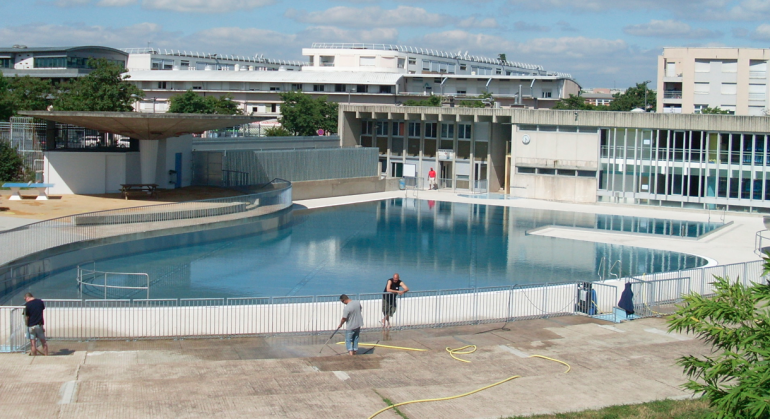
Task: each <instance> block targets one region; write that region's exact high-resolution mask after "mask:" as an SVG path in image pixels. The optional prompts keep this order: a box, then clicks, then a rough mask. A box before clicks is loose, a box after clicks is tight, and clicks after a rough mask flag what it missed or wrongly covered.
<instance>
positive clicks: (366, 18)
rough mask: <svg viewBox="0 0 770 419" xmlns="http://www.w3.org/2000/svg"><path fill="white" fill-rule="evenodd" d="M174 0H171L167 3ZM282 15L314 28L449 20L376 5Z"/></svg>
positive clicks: (292, 11)
mask: <svg viewBox="0 0 770 419" xmlns="http://www.w3.org/2000/svg"><path fill="white" fill-rule="evenodd" d="M168 1H173V0H168ZM284 16H286V17H288V18H289V19H293V20H296V21H298V22H303V23H311V24H316V25H335V26H342V27H362V28H375V27H396V26H417V27H427V26H434V27H435V26H444V25H445V24H446V23H447V22H448V21H450V18H448V17H446V16H442V15H440V14H436V13H428V12H427V11H426V10H425V9H421V8H419V7H410V6H398V7H397V8H396V9H391V10H386V9H382V8H381V7H379V6H375V7H365V8H361V9H358V8H354V7H344V6H338V7H332V8H331V9H327V10H324V11H320V12H306V11H304V10H296V9H288V10H287V11H286V13H285V14H284Z"/></svg>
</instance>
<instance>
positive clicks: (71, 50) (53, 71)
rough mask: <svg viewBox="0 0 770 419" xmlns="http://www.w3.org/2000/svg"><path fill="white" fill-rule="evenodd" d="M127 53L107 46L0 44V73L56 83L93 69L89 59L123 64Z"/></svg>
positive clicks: (85, 73)
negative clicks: (33, 46) (32, 46)
mask: <svg viewBox="0 0 770 419" xmlns="http://www.w3.org/2000/svg"><path fill="white" fill-rule="evenodd" d="M128 57H129V55H128V53H126V52H123V51H121V50H117V49H114V48H109V47H98V46H80V47H50V48H49V47H45V48H27V47H26V46H24V45H14V46H13V47H11V48H0V70H2V73H3V77H24V76H30V77H38V78H42V79H48V80H51V81H53V82H54V83H58V82H61V81H66V80H70V79H73V78H76V77H82V76H85V75H87V74H88V73H90V72H91V71H92V70H93V69H92V68H91V67H89V66H88V60H90V59H93V58H104V59H106V60H108V61H112V62H114V63H116V64H118V65H119V66H120V67H125V66H126V61H128Z"/></svg>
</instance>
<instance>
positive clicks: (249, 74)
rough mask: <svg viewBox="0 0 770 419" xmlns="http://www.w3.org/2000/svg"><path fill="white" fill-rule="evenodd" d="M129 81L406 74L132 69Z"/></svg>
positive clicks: (357, 79) (392, 79)
mask: <svg viewBox="0 0 770 419" xmlns="http://www.w3.org/2000/svg"><path fill="white" fill-rule="evenodd" d="M127 74H128V75H129V76H130V77H131V78H130V79H129V81H182V82H184V81H187V82H195V81H209V82H267V83H330V84H335V83H339V84H385V85H393V84H396V83H398V81H399V80H400V79H401V77H402V76H403V74H395V73H375V72H363V71H335V72H324V71H222V70H211V71H206V70H194V71H193V70H176V71H174V70H167V71H160V70H140V71H129V72H128V73H127Z"/></svg>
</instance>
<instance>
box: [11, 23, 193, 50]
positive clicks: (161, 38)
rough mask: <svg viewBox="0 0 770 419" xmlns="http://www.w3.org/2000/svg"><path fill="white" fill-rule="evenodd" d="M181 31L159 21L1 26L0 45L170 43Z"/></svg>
mask: <svg viewBox="0 0 770 419" xmlns="http://www.w3.org/2000/svg"><path fill="white" fill-rule="evenodd" d="M178 35H179V34H178V33H174V32H166V31H164V30H163V27H162V26H161V25H158V24H156V23H138V24H136V25H131V26H125V27H109V26H97V25H94V26H89V25H86V24H82V23H80V24H69V25H48V24H27V25H21V26H10V27H9V26H6V27H4V28H0V45H12V44H24V45H27V46H30V47H32V46H46V47H48V46H54V47H56V46H72V45H105V46H111V47H115V48H124V47H133V46H142V45H146V44H147V41H148V40H149V41H152V42H153V46H162V45H167V46H170V45H169V44H171V43H172V42H165V41H171V40H174V39H177V38H178Z"/></svg>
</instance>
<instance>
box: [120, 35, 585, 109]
mask: <svg viewBox="0 0 770 419" xmlns="http://www.w3.org/2000/svg"><path fill="white" fill-rule="evenodd" d="M126 51H127V52H129V53H130V58H129V63H128V69H129V70H130V71H129V75H130V76H131V78H130V82H132V83H135V84H136V85H137V86H138V87H139V88H141V89H142V90H144V91H145V93H146V97H145V99H144V101H142V102H141V103H138V104H137V109H138V110H139V111H142V112H165V111H166V110H167V109H168V99H169V98H170V97H171V96H174V95H177V94H180V93H181V92H183V91H186V90H189V89H193V90H195V91H198V92H199V93H200V94H201V95H209V94H210V95H216V96H221V95H225V94H229V95H231V96H232V97H233V100H235V101H237V102H238V103H239V104H240V106H241V108H242V109H243V110H244V111H245V112H247V113H249V114H254V115H258V116H264V117H276V116H278V115H279V114H280V103H281V100H280V97H279V96H278V94H279V93H280V92H286V91H301V92H305V93H308V94H310V95H316V96H321V95H323V96H327V97H328V98H329V100H331V101H334V102H338V103H358V104H387V105H399V104H401V103H403V102H405V101H407V100H410V99H415V100H422V99H426V98H428V97H430V96H431V95H441V96H443V97H445V98H446V101H447V105H449V106H451V105H453V104H454V103H455V101H456V102H457V103H459V102H461V101H463V100H466V101H475V100H481V99H480V98H479V97H478V96H480V95H485V94H491V98H492V99H493V101H494V103H496V104H497V105H496V106H503V107H506V106H508V107H510V106H514V107H530V108H550V107H551V106H553V104H555V103H556V101H558V100H559V99H561V98H566V97H569V94H577V93H578V92H579V91H580V86H579V85H578V84H577V82H575V81H574V80H573V79H572V77H571V76H570V75H569V74H566V73H559V72H549V71H546V70H545V69H543V68H542V67H541V66H537V65H532V64H525V63H517V62H509V61H500V60H495V59H489V58H484V57H476V56H470V55H468V54H467V53H464V54H462V53H448V52H445V51H436V50H428V49H421V48H413V47H405V46H398V45H384V44H313V46H312V47H311V48H305V49H303V50H302V53H303V55H305V56H307V57H308V61H307V63H305V64H302V65H301V64H300V63H288V62H278V61H274V60H265V59H261V58H260V59H256V61H253V60H252V59H249V58H245V57H232V56H221V55H217V54H197V53H196V54H193V53H188V52H179V51H176V52H169V51H163V52H162V53H161V51H159V50H154V49H149V50H148V49H137V50H132V49H128V50H126ZM194 69H195V70H203V71H189V70H194ZM158 70H166V71H158ZM206 70H209V71H206ZM216 70H220V71H216ZM270 70H277V71H270ZM493 101H492V100H489V101H488V102H489V106H492V102H493Z"/></svg>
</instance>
